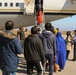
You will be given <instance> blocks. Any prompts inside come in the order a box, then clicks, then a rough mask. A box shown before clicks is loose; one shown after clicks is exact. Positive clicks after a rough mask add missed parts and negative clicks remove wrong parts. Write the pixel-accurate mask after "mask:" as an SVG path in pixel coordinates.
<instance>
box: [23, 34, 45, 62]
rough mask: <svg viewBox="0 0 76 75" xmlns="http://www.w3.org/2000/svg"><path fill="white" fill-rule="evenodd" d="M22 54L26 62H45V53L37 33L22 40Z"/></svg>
mask: <svg viewBox="0 0 76 75" xmlns="http://www.w3.org/2000/svg"><path fill="white" fill-rule="evenodd" d="M24 56H25V59H26V61H27V62H30V61H42V62H45V54H44V49H43V45H42V42H41V40H40V38H39V37H38V36H37V35H30V36H28V37H27V38H26V39H25V41H24Z"/></svg>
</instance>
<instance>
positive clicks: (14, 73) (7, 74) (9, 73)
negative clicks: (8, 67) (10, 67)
mask: <svg viewBox="0 0 76 75" xmlns="http://www.w3.org/2000/svg"><path fill="white" fill-rule="evenodd" d="M2 75H16V72H9V71H2Z"/></svg>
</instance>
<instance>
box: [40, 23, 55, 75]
mask: <svg viewBox="0 0 76 75" xmlns="http://www.w3.org/2000/svg"><path fill="white" fill-rule="evenodd" d="M45 29H46V30H44V31H43V32H42V34H40V35H39V37H40V39H41V40H42V43H43V46H44V49H45V56H46V59H48V62H49V75H53V64H54V60H55V59H56V38H55V35H54V34H53V26H52V25H51V24H50V23H46V24H45Z"/></svg>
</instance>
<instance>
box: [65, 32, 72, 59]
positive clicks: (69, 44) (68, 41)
mask: <svg viewBox="0 0 76 75" xmlns="http://www.w3.org/2000/svg"><path fill="white" fill-rule="evenodd" d="M66 35H67V37H66V39H65V42H66V53H67V55H66V59H68V56H69V53H70V51H71V50H72V45H73V41H72V35H71V32H70V31H67V33H66Z"/></svg>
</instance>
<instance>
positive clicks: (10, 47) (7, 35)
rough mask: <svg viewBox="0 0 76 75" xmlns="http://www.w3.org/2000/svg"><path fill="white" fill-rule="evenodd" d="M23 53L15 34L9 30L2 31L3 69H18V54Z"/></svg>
mask: <svg viewBox="0 0 76 75" xmlns="http://www.w3.org/2000/svg"><path fill="white" fill-rule="evenodd" d="M21 53H22V48H21V45H20V42H19V40H18V38H17V37H16V35H15V34H13V33H12V32H10V31H9V30H7V31H1V32H0V67H1V70H3V71H10V72H14V71H17V66H18V62H19V59H18V56H17V54H21Z"/></svg>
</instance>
